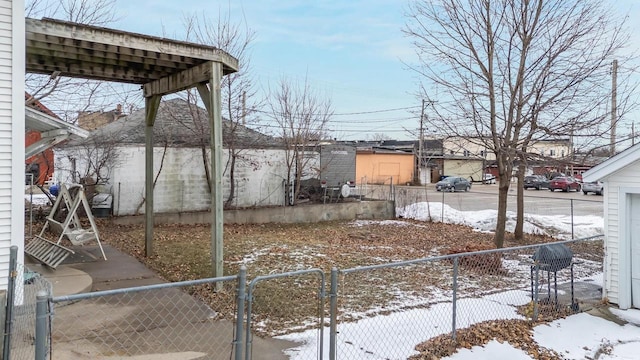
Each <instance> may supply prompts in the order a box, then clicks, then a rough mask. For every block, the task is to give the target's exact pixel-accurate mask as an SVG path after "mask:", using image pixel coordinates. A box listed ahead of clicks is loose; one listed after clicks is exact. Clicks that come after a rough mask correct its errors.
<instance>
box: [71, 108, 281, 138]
mask: <svg viewBox="0 0 640 360" xmlns="http://www.w3.org/2000/svg"><path fill="white" fill-rule="evenodd" d="M222 124H223V145H224V146H226V147H230V146H235V147H236V148H270V147H278V146H280V142H278V141H277V140H276V139H274V138H273V137H271V136H268V135H264V134H262V133H259V132H257V131H255V130H252V129H250V128H248V127H246V126H242V125H239V124H236V123H231V122H230V121H227V120H223V121H222ZM145 128H146V122H145V110H144V109H141V110H138V111H134V112H133V113H131V114H130V115H128V116H124V117H121V118H119V119H118V120H116V121H114V122H112V123H109V124H107V125H104V126H102V127H100V128H98V129H96V130H94V131H92V132H91V135H90V137H89V139H87V141H90V142H91V143H107V142H110V143H119V144H129V145H132V144H135V145H139V144H144V143H145ZM153 138H154V145H155V146H165V145H167V146H173V147H177V146H183V147H192V146H203V145H204V146H208V145H209V143H210V142H209V138H210V132H209V116H208V113H207V111H206V110H205V109H203V108H201V107H199V106H197V105H194V104H191V103H189V102H187V101H186V100H183V99H180V98H175V99H170V100H166V101H162V102H161V103H160V106H159V108H158V113H157V115H156V120H155V123H154V125H153ZM232 142H233V143H232ZM81 143H82V142H81V141H75V142H71V143H69V145H70V146H76V145H80V144H81Z"/></svg>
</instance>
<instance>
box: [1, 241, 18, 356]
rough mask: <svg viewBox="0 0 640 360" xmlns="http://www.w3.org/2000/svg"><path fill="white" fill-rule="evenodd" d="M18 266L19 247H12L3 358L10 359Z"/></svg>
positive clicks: (10, 251) (10, 250)
mask: <svg viewBox="0 0 640 360" xmlns="http://www.w3.org/2000/svg"><path fill="white" fill-rule="evenodd" d="M17 266H18V247H17V246H16V245H12V246H11V248H10V249H9V279H8V284H7V306H6V309H5V318H4V338H3V347H2V358H3V359H9V355H10V350H11V328H12V325H13V304H14V298H15V293H16V276H17V275H18V274H17V272H16V268H17Z"/></svg>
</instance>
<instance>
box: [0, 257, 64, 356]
mask: <svg viewBox="0 0 640 360" xmlns="http://www.w3.org/2000/svg"><path fill="white" fill-rule="evenodd" d="M16 258H17V248H12V249H11V259H12V261H11V265H10V276H9V285H8V289H9V290H8V291H7V299H6V300H7V307H6V308H5V309H6V312H5V316H4V319H5V324H4V325H5V332H4V346H3V357H2V358H3V359H33V358H34V356H35V354H34V346H33V345H34V341H35V337H36V334H35V327H34V324H35V322H36V295H37V294H38V292H40V291H45V292H47V293H52V286H51V283H50V282H49V281H47V280H46V279H45V278H43V277H42V276H40V275H39V274H37V273H35V272H33V271H31V270H30V269H29V268H27V267H25V266H24V265H23V264H17V263H16V260H15V259H16ZM11 304H13V306H10V305H11Z"/></svg>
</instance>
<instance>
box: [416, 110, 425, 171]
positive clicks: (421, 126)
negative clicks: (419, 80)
mask: <svg viewBox="0 0 640 360" xmlns="http://www.w3.org/2000/svg"><path fill="white" fill-rule="evenodd" d="M424 104H425V101H424V99H422V111H421V112H420V140H419V144H418V168H417V171H416V178H417V180H418V182H421V181H422V177H421V176H420V174H421V171H422V143H424Z"/></svg>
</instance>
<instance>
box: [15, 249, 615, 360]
mask: <svg viewBox="0 0 640 360" xmlns="http://www.w3.org/2000/svg"><path fill="white" fill-rule="evenodd" d="M550 254H551V255H550ZM602 263H603V254H602V237H591V238H585V239H578V240H570V241H562V242H556V243H551V244H536V245H528V246H520V247H514V248H506V249H493V250H486V251H476V252H460V253H452V254H445V255H441V256H432V257H425V258H419V259H412V260H407V261H400V262H393V263H384V264H378V265H371V266H361V267H355V268H349V269H337V268H334V269H332V270H331V273H330V276H329V279H330V286H329V288H328V290H327V289H326V286H325V282H326V278H325V272H324V271H323V270H321V269H305V270H299V271H293V272H285V273H274V274H270V275H266V276H258V277H255V278H253V279H252V280H251V279H247V278H246V269H244V268H241V270H240V273H239V274H238V275H234V276H227V277H221V278H211V279H201V280H195V281H186V282H179V283H166V284H155V285H149V286H143V287H136V288H127V289H117V290H107V291H97V292H92V293H85V294H77V295H70V296H63V297H52V296H51V288H50V287H47V286H41V285H38V286H34V287H31V285H29V286H27V285H25V286H24V296H23V295H18V296H17V297H18V298H21V299H24V304H23V305H19V306H13V307H7V309H8V310H9V309H11V310H12V313H11V314H8V318H7V323H6V324H7V325H6V329H8V331H6V332H5V346H6V345H9V349H10V350H11V356H10V358H11V359H33V358H34V356H37V357H35V358H36V359H38V360H42V359H46V358H48V357H50V358H54V359H62V358H73V356H74V355H77V354H80V353H81V354H82V355H83V356H85V358H86V357H87V356H88V357H100V356H113V355H119V356H134V355H143V354H147V355H152V354H158V353H159V352H163V353H167V352H169V353H174V354H182V355H181V356H185V355H184V354H186V353H187V352H188V353H189V354H190V356H194V357H193V358H195V357H197V356H199V357H198V358H207V359H209V358H211V359H218V358H220V359H223V358H224V359H229V358H235V359H237V360H240V359H252V358H257V359H260V358H265V356H267V355H266V354H265V353H262V352H261V351H260V347H261V346H263V345H264V341H267V340H265V339H269V338H274V337H277V338H279V339H281V340H290V341H296V342H299V344H298V346H297V348H296V349H295V351H293V350H292V351H289V352H287V354H288V355H290V356H291V357H292V358H295V359H307V358H314V359H315V358H325V357H328V358H329V359H338V358H340V359H361V358H365V357H371V356H373V357H377V358H388V359H401V358H403V359H406V358H412V359H431V358H440V357H444V356H448V355H451V353H452V352H453V351H454V350H455V348H456V346H457V344H458V342H459V341H469V337H470V336H471V335H472V334H474V333H476V332H478V331H479V330H482V331H483V333H484V334H489V335H486V336H490V337H491V336H495V337H500V336H502V335H501V334H500V329H505V328H508V327H509V326H514V324H521V323H528V324H533V323H537V322H539V321H547V320H551V319H555V318H558V317H561V316H565V315H568V314H571V313H573V312H575V311H580V310H581V309H582V308H583V307H585V306H588V304H589V303H594V302H599V301H600V300H601V299H600V297H601V293H600V292H599V291H598V289H599V286H598V285H597V284H595V281H594V279H597V278H598V276H600V275H601V272H602ZM16 270H18V267H16ZM20 281H22V280H20ZM216 283H222V284H223V285H224V286H223V288H222V290H219V291H223V292H228V293H227V295H229V294H231V295H233V296H231V297H230V296H226V297H225V298H226V299H229V298H233V299H235V301H234V302H235V303H234V304H228V303H224V304H223V303H216V302H215V301H211V298H213V299H214V300H215V297H216V286H215V284H216ZM16 285H18V282H16ZM578 285H579V286H578ZM15 287H16V288H19V287H20V286H15ZM202 287H204V290H205V291H204V293H205V294H208V295H207V296H210V297H211V298H209V299H208V300H209V301H207V303H208V304H214V306H211V305H205V303H204V302H203V301H201V300H199V299H198V298H196V297H195V296H194V295H192V294H196V293H197V294H200V295H199V296H202V294H203V291H202V290H203V289H202ZM196 289H198V291H196ZM27 293H28V294H27ZM38 293H39V295H40V296H39V297H37V298H36V294H38ZM15 303H16V302H15V301H14V304H15ZM36 304H38V305H37V306H36ZM216 304H217V305H216ZM23 319H29V320H28V321H24V320H23ZM36 319H37V321H36ZM35 323H37V326H36V327H35V329H34V326H33V325H34V324H35ZM27 324H29V326H28V325H27ZM501 326H502V327H501ZM503 327H504V328H503ZM325 331H328V336H325ZM492 331H493V333H492ZM25 334H26V335H25ZM256 335H259V337H256ZM43 336H44V339H42V337H43ZM29 338H30V339H33V340H35V341H34V342H25V341H24V339H29ZM461 339H462V340H461ZM256 340H259V341H258V342H256ZM159 344H161V345H159ZM5 349H6V348H5ZM24 349H27V350H28V351H24ZM19 350H20V351H19ZM176 356H178V355H176ZM178 357H180V356H178ZM282 358H285V355H284V354H283V355H282Z"/></svg>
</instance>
